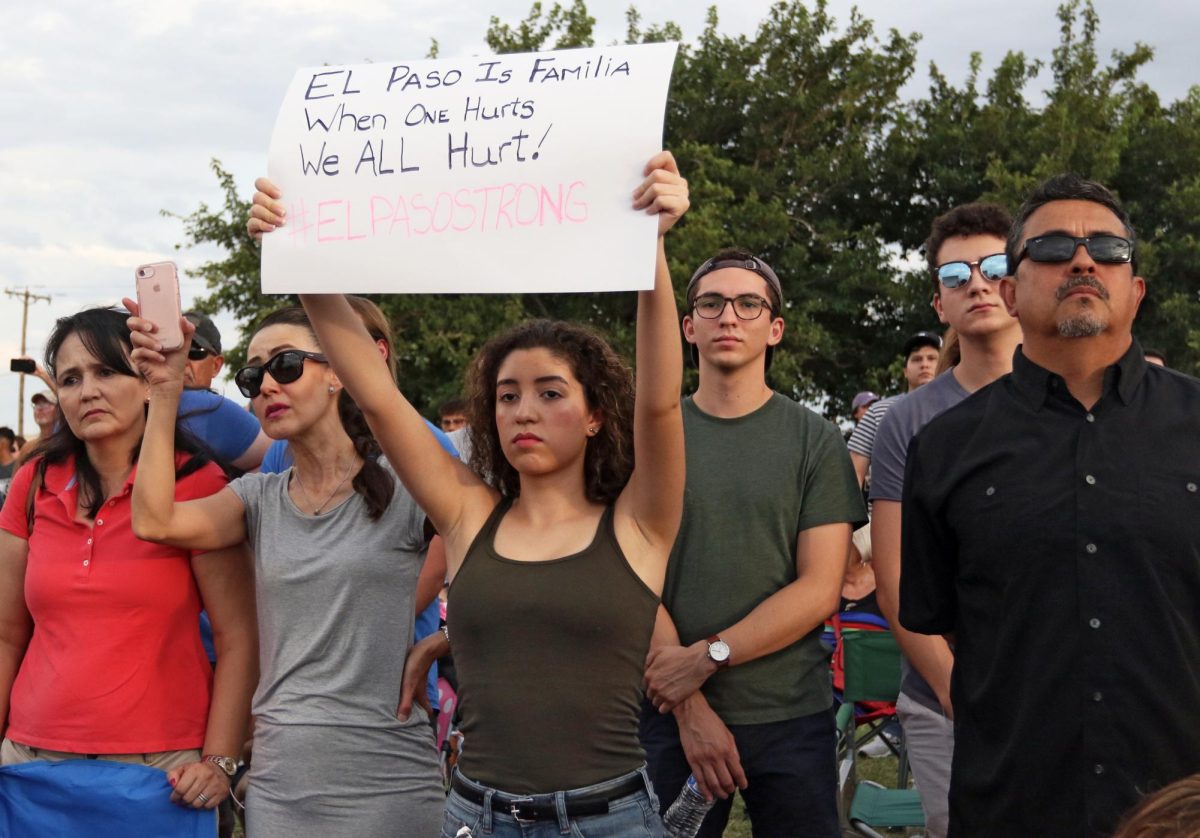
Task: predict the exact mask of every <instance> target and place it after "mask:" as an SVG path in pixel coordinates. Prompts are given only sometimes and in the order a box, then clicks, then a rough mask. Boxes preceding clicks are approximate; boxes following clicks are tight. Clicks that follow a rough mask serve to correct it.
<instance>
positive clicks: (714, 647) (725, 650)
mask: <svg viewBox="0 0 1200 838" xmlns="http://www.w3.org/2000/svg"><path fill="white" fill-rule="evenodd" d="M708 656H709V657H710V658H712V659H713V660H715V661H716V662H717V663H721V662H723V661H727V660H729V644H728V643H726V642H725V641H724V640H714V641H713V642H712V643H709V644H708Z"/></svg>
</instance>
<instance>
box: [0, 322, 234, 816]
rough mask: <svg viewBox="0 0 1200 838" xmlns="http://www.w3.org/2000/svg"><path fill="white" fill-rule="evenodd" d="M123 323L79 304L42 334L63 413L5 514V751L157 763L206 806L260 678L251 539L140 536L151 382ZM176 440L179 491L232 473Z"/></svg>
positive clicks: (184, 795)
mask: <svg viewBox="0 0 1200 838" xmlns="http://www.w3.org/2000/svg"><path fill="white" fill-rule="evenodd" d="M125 321H126V316H125V315H124V314H122V313H120V312H117V311H114V310H112V309H89V310H86V311H82V312H80V313H78V314H75V315H72V316H70V317H64V318H61V319H60V320H59V321H58V323H57V325H56V326H55V329H54V332H53V333H52V334H51V336H50V340H49V343H48V344H47V350H46V357H47V367H48V368H49V369H50V370H51V374H52V375H53V377H54V381H55V384H56V387H57V389H58V397H59V406H60V409H61V410H62V418H63V420H64V421H63V422H62V423H60V425H59V428H58V430H57V431H56V432H55V433H54V435H53V436H52V437H50V438H49V439H48V440H46V443H45V445H44V446H43V448H42V450H41V452H40V455H39V456H38V457H36V458H34V459H33V460H31V461H30V462H29V463H27V464H26V465H25V466H24V467H22V468H21V470H20V471H19V472H18V473H17V475H16V476H15V478H14V479H13V483H12V487H11V490H10V492H9V496H8V500H7V502H6V503H5V505H4V509H3V512H0V727H2V729H3V730H4V740H3V743H2V745H0V758H2V761H3V764H4V765H11V764H16V763H21V762H28V761H31V760H51V761H57V760H62V759H72V758H77V757H80V756H87V757H92V758H97V757H98V758H101V759H106V760H115V761H118V762H133V763H141V764H145V765H150V766H154V767H157V768H161V769H162V770H164V771H166V772H167V775H168V779H169V781H170V782H171V784H172V786H174V791H173V792H172V799H173V800H175V801H176V802H177V803H179V804H181V805H185V806H194V807H196V808H201V807H207V808H213V807H215V806H216V805H217V804H218V803H219V802H220V801H221V800H222V799H223V798H224V797H225V796H226V795H228V794H229V778H228V776H227V773H226V771H227V770H228V769H231V768H232V767H233V765H234V763H235V762H236V760H232V761H230V760H229V758H231V757H235V756H236V755H237V754H238V753H240V751H241V746H242V741H243V737H244V734H245V728H246V723H247V720H248V717H249V706H250V694H251V692H252V691H253V689H254V683H255V680H256V678H257V633H256V628H255V620H254V600H253V596H254V590H253V579H252V574H251V572H250V567H251V565H250V560H249V556H248V554H247V551H246V549H245V547H244V546H238V547H234V548H230V549H227V550H218V551H212V552H207V553H199V552H197V551H189V550H181V549H177V548H172V547H165V546H162V545H159V544H151V543H149V542H146V541H142V540H140V539H138V538H137V537H136V536H134V534H133V530H132V527H131V526H130V503H131V500H130V498H131V489H132V486H133V479H134V472H135V471H136V464H137V457H138V451H139V449H140V447H141V442H142V432H143V430H144V428H145V425H146V419H145V415H146V414H145V404H146V392H147V391H146V383H145V382H144V381H143V380H142V379H141V378H140V377H139V376H138V374H137V373H136V372H135V371H134V368H133V367H132V366H131V364H130V360H129V353H130V350H131V347H130V342H129V329H128V327H127V326H126V322H125ZM175 448H176V455H175V467H176V473H177V475H178V482H177V483H176V487H175V494H176V497H177V498H178V499H180V500H183V499H187V498H197V497H204V496H207V495H210V494H212V493H213V492H216V491H219V490H220V489H221V488H222V487H223V486H224V485H225V483H226V478H225V475H224V473H223V472H222V471H221V470H220V469H219V468H218V467H217V466H216V465H215V464H213V463H212V462H209V461H208V459H207V458H206V457H205V456H204V455H203V454H201V453H200V452H199V450H198V448H197V446H196V445H195V444H194V443H189V442H188V440H187V439H186V438H185V437H183V436H180V435H179V434H177V437H176V446H175ZM202 606H206V607H207V609H208V613H209V616H210V617H211V619H212V624H213V635H214V642H215V645H216V648H217V653H218V655H219V658H220V662H219V664H218V665H217V668H216V671H215V673H214V670H213V668H212V666H211V665H210V664H209V663H208V659H207V657H206V656H205V654H204V648H203V646H202V645H201V642H200V634H199V631H198V629H197V625H198V622H197V621H198V618H199V613H200V609H201V607H202Z"/></svg>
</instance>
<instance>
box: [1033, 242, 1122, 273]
mask: <svg viewBox="0 0 1200 838" xmlns="http://www.w3.org/2000/svg"><path fill="white" fill-rule="evenodd" d="M1079 245H1083V246H1084V247H1086V248H1087V252H1088V256H1091V257H1092V258H1093V259H1095V260H1096V261H1097V262H1101V263H1103V264H1106V265H1119V264H1121V263H1122V262H1132V261H1133V242H1132V241H1130V240H1129V239H1126V238H1122V237H1121V236H1112V235H1108V234H1105V235H1100V236H1068V235H1066V234H1064V233H1053V234H1051V235H1049V236H1037V237H1036V238H1032V239H1029V240H1028V241H1027V242H1025V246H1024V247H1022V248H1021V252H1020V254H1019V255H1018V256H1017V261H1016V262H1015V263H1013V266H1012V271H1011V273H1016V270H1017V265H1019V264H1021V260H1022V259H1024V258H1025V257H1026V256H1028V257H1029V258H1030V259H1032V260H1033V261H1034V262H1066V261H1067V260H1069V259H1070V258H1071V257H1073V256H1074V255H1075V251H1076V250H1077V249H1078V248H1079Z"/></svg>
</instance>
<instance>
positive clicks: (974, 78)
mask: <svg viewBox="0 0 1200 838" xmlns="http://www.w3.org/2000/svg"><path fill="white" fill-rule="evenodd" d="M1057 19H1058V23H1059V26H1060V32H1061V36H1060V42H1059V45H1058V47H1057V48H1055V49H1054V50H1053V52H1052V54H1051V55H1049V56H1044V57H1038V56H1034V57H1030V56H1026V55H1025V54H1023V53H1021V52H1018V51H1013V52H1010V53H1008V54H1007V55H1006V56H1005V57H1004V58H1003V59H1001V60H1000V62H999V63H998V64H997V66H996V67H995V68H994V69H993V70H992V73H991V76H990V77H988V78H985V77H984V75H983V67H982V60H981V59H980V57H979V56H978V55H975V56H973V58H972V62H971V65H970V71H969V73H968V75H967V78H966V79H965V80H964V81H963V82H962V83H961V84H959V85H955V84H952V83H951V82H950V81H948V80H947V79H946V77H945V76H944V75H943V74H942V73H941V72H940V71H939V69H938V68H937V66H936V65H931V66H930V68H929V71H928V72H929V87H928V93H927V94H925V95H923V96H921V97H918V98H915V99H911V100H907V101H906V100H903V99H902V98H901V96H900V90H901V88H902V87H903V86H904V84H905V83H906V82H907V81H908V80H909V79H910V77H911V76H912V74H913V72H914V71H915V63H916V48H917V42H918V36H917V35H913V34H910V35H904V34H902V33H900V32H897V31H895V30H891V31H889V32H886V33H877V32H876V31H875V27H874V26H873V24H872V23H871V21H869V20H867V19H866V18H864V17H863V16H862V15H861V14H860V13H859V12H857V11H852V12H851V14H850V16H849V18H848V19H847V20H845V21H837V20H834V19H833V17H832V16H831V15H830V13H829V11H828V7H827V5H826V3H825V1H824V0H815V2H809V3H805V2H800V1H799V0H785V1H784V2H778V3H776V4H775V5H774V6H773V7H772V8H771V10H770V12H769V13H768V15H767V17H766V19H764V20H763V21H762V22H761V24H760V25H759V27H758V30H757V32H755V33H754V34H753V35H727V34H723V33H722V32H721V31H720V21H719V20H718V18H717V13H716V10H715V8H713V9H710V11H709V13H708V20H707V25H706V26H705V28H704V31H703V32H701V33H700V35H699V37H698V38H697V39H696V40H695V41H694V42H693V43H690V44H684V45H682V46H681V49H680V53H679V58H678V60H677V62H676V66H675V72H674V76H673V78H672V83H671V92H670V96H669V100H668V105H667V119H666V145H667V147H668V148H671V149H673V150H674V151H675V153H676V156H677V158H678V159H679V161H680V165H681V169H682V170H683V172H684V174H685V176H686V177H687V178H688V180H689V184H690V187H691V194H692V210H691V212H689V214H688V216H687V217H686V218H685V220H684V222H683V223H682V224H681V225H680V227H679V229H678V231H676V232H675V233H672V236H671V239H672V240H671V242H670V247H669V251H670V257H671V268H672V272H673V274H674V275H675V277H676V285H677V286H678V287H679V292H680V298H681V299H682V291H683V286H684V285H685V283H686V278H687V277H688V276H690V274H691V271H692V270H693V269H694V268H695V266H696V265H698V264H699V263H700V262H702V261H703V260H704V259H706V258H707V257H708V256H710V255H711V254H712V253H713V252H714V251H716V250H717V249H719V248H721V247H725V246H728V245H731V244H738V245H742V246H744V247H747V248H749V249H750V250H752V251H755V252H757V253H759V254H761V255H762V256H763V258H765V259H766V260H767V261H769V262H770V263H771V264H772V265H773V266H774V267H775V269H776V271H777V272H778V273H779V275H780V278H781V279H782V281H783V286H784V296H785V298H786V301H787V303H786V310H785V313H784V315H785V318H786V321H787V329H786V333H785V338H784V344H783V347H782V349H781V351H780V352H778V353H776V356H775V364H774V367H773V369H772V379H773V383H774V385H775V386H776V387H777V388H779V389H781V390H783V391H784V392H790V393H791V394H792V395H795V396H797V397H802V398H805V399H808V400H811V401H812V402H815V403H822V402H823V403H825V404H826V405H827V412H828V413H829V414H830V415H831V416H837V415H845V413H846V411H847V401H848V399H849V397H850V395H851V394H852V393H853V392H854V391H856V390H859V389H862V388H863V387H870V388H871V389H875V390H877V391H891V390H895V389H897V388H898V386H899V383H900V382H899V380H898V374H899V363H898V360H897V358H896V353H897V348H898V347H899V346H900V344H901V343H902V342H903V340H904V338H905V337H906V336H907V334H909V333H910V332H912V331H915V330H917V329H921V328H936V327H937V323H936V320H935V318H934V315H933V313H932V310H931V308H930V306H929V299H930V295H931V285H930V279H929V277H928V274H927V272H926V271H925V270H924V269H923V267H919V265H920V264H921V258H920V257H921V253H920V249H921V246H922V242H923V240H924V238H925V236H926V234H927V231H928V229H929V224H930V222H931V221H932V219H933V218H934V217H935V216H936V215H938V214H940V213H942V212H945V211H946V210H948V209H950V208H951V207H953V206H955V205H957V204H961V203H966V202H969V201H975V200H981V199H983V200H995V201H999V202H1001V203H1003V204H1005V205H1007V206H1009V207H1010V209H1014V210H1015V209H1016V207H1017V205H1018V204H1019V203H1020V200H1021V198H1022V197H1023V195H1025V194H1026V193H1027V192H1028V191H1029V189H1030V188H1031V187H1032V186H1033V185H1034V184H1036V183H1037V182H1038V181H1040V180H1041V179H1042V178H1044V177H1046V176H1048V175H1050V174H1054V173H1057V172H1060V171H1064V170H1072V171H1076V172H1079V173H1080V174H1083V175H1085V176H1088V177H1092V178H1095V179H1097V180H1100V181H1103V182H1105V183H1107V184H1109V185H1110V186H1111V187H1112V188H1114V189H1115V190H1116V191H1117V193H1118V194H1119V195H1120V197H1121V198H1122V200H1123V201H1124V202H1125V204H1126V206H1127V207H1128V208H1129V210H1130V212H1131V215H1132V217H1133V220H1134V224H1135V226H1136V227H1137V228H1138V230H1139V236H1140V240H1141V250H1140V254H1139V256H1140V260H1141V265H1140V267H1141V269H1142V273H1143V274H1144V275H1145V276H1146V277H1147V278H1148V280H1149V285H1150V293H1149V295H1148V299H1147V300H1146V303H1145V304H1144V306H1143V310H1142V314H1141V316H1140V318H1139V321H1138V324H1137V327H1136V328H1137V331H1138V333H1139V335H1140V336H1141V337H1142V340H1143V342H1144V343H1146V344H1148V345H1153V346H1156V347H1158V348H1160V349H1162V350H1163V351H1164V352H1166V354H1167V356H1168V359H1169V361H1170V363H1171V364H1172V366H1175V367H1177V368H1179V369H1182V370H1184V371H1186V372H1189V373H1192V374H1195V373H1197V372H1200V267H1197V266H1200V87H1194V88H1193V89H1192V90H1191V92H1190V94H1189V95H1188V96H1187V97H1185V98H1184V99H1182V100H1180V101H1177V102H1172V103H1167V104H1164V103H1162V102H1160V100H1159V98H1158V96H1157V95H1156V93H1155V92H1154V91H1153V90H1151V89H1150V88H1149V87H1147V86H1146V85H1145V84H1143V83H1140V82H1139V81H1138V80H1137V73H1138V71H1139V69H1140V68H1141V67H1143V66H1145V64H1146V63H1147V62H1149V61H1151V60H1152V57H1153V53H1152V50H1151V49H1150V48H1149V47H1148V46H1145V45H1142V44H1135V45H1134V46H1133V48H1132V50H1131V51H1129V52H1114V53H1113V54H1112V56H1111V57H1110V60H1109V61H1108V62H1107V63H1106V62H1104V61H1103V60H1101V58H1100V57H1099V56H1098V55H1097V51H1096V39H1097V35H1098V32H1099V29H1100V20H1099V16H1098V15H1097V13H1096V12H1095V10H1094V8H1093V7H1092V5H1091V4H1090V2H1082V3H1081V2H1080V0H1069V2H1067V3H1065V4H1064V5H1062V6H1060V7H1059V8H1058V11H1057ZM594 28H595V19H594V18H592V17H591V16H590V15H589V14H588V10H587V7H586V5H585V3H584V2H583V0H573V2H571V3H570V4H569V5H565V6H564V5H561V4H558V3H555V4H554V5H553V6H551V7H550V8H549V9H548V10H547V9H546V8H545V7H544V6H543V5H542V3H534V4H533V6H532V8H531V10H530V12H529V14H528V15H527V16H526V17H525V18H524V19H523V20H521V21H518V22H516V23H506V22H503V21H501V20H500V19H498V18H492V19H491V22H490V24H489V26H488V28H487V31H486V35H485V40H486V42H487V44H488V46H489V47H490V48H491V49H492V50H493V51H495V52H497V53H502V52H529V51H537V50H543V49H557V48H565V47H573V46H591V45H593V44H594V43H595V37H594ZM625 40H626V42H627V43H642V42H652V41H663V40H682V33H681V32H680V30H679V27H678V26H676V25H675V24H673V23H670V22H663V23H656V24H649V25H647V24H645V23H644V22H643V20H642V17H641V15H640V14H639V13H638V11H637V10H636V9H634V8H631V9H629V11H628V12H627V13H626V38H625ZM432 50H436V42H434V45H433V46H432V47H431V51H432ZM1047 76H1049V86H1048V87H1047V88H1046V89H1045V90H1044V91H1031V90H1030V87H1031V86H1032V85H1034V84H1035V83H1037V82H1038V81H1039V80H1044V79H1045V78H1046V77H1047ZM213 168H214V171H215V173H216V174H217V177H218V180H219V182H220V184H221V187H222V190H223V191H224V193H225V204H224V206H223V207H222V208H221V209H220V210H219V211H213V210H210V209H209V208H208V207H207V206H203V205H202V206H201V207H200V208H199V209H198V210H197V211H196V212H195V213H193V214H191V215H189V216H187V217H185V218H183V222H184V229H185V232H186V235H187V243H188V245H196V244H216V245H218V246H219V247H220V248H222V249H223V251H224V252H225V254H226V255H225V258H223V259H219V260H216V261H212V262H208V263H205V264H204V265H202V266H201V268H200V269H199V271H198V273H199V275H201V276H203V277H204V278H205V279H206V280H207V282H208V284H209V287H210V288H212V289H213V293H212V295H211V296H209V297H208V298H207V299H205V300H204V301H203V303H202V304H203V306H204V307H205V308H206V309H208V310H210V311H215V310H217V309H227V310H231V311H233V312H234V313H235V314H236V315H237V316H238V318H239V321H240V323H241V324H242V325H243V326H249V325H250V324H252V323H254V322H255V321H256V320H257V319H258V318H259V317H261V315H262V314H263V313H265V312H266V311H269V310H270V309H272V308H274V307H275V306H276V305H278V304H280V302H282V301H283V300H281V298H268V297H265V296H263V295H262V294H261V293H260V291H259V279H258V261H259V248H258V246H257V245H256V244H254V243H253V242H252V241H250V240H249V239H248V237H247V236H246V234H245V232H244V219H245V217H246V210H247V203H246V201H245V200H243V199H242V198H240V197H239V190H238V188H237V184H235V183H233V180H232V178H231V177H230V176H229V174H228V173H226V172H225V171H223V170H222V169H221V167H220V165H219V164H218V163H216V162H215V161H214V163H213ZM376 299H377V301H378V302H379V303H380V305H381V306H382V307H383V308H384V310H385V311H386V312H387V313H388V315H389V317H390V318H391V320H392V322H393V324H394V325H395V327H396V331H397V335H398V338H397V346H396V349H397V353H398V356H399V360H400V366H401V375H402V377H403V379H404V384H405V391H406V393H407V394H408V395H410V397H412V398H413V399H414V401H415V402H416V404H417V405H418V407H420V408H421V409H423V410H425V411H426V412H429V411H431V410H432V408H433V407H434V406H435V405H436V404H437V403H438V402H439V401H441V400H443V399H445V398H448V397H450V396H451V395H453V394H455V393H456V392H457V391H458V388H459V386H460V382H461V375H462V371H463V369H464V368H465V366H466V363H467V361H468V360H469V358H470V356H471V355H472V354H473V352H474V351H475V349H477V348H478V346H479V345H480V344H481V343H482V342H483V341H484V340H486V339H487V337H489V336H490V335H492V334H494V333H496V332H497V331H498V330H500V329H502V328H504V327H505V326H507V325H510V324H512V323H516V322H518V321H520V320H522V319H524V318H527V317H535V316H536V317H561V318H567V319H571V320H577V321H581V322H586V323H590V324H592V325H594V326H596V327H597V328H599V329H600V330H601V331H603V332H605V333H606V334H607V335H608V336H609V337H610V339H611V340H612V341H613V343H614V345H615V346H616V347H617V348H618V349H619V350H621V351H623V352H625V353H628V354H632V353H631V350H632V346H633V315H634V310H635V306H636V300H635V296H634V295H633V294H562V295H542V294H527V295H508V296H505V295H493V296H460V295H433V296H402V295H391V296H383V297H378V298H376ZM689 376H694V372H693V373H689ZM693 383H694V377H693V378H690V380H689V382H688V384H693Z"/></svg>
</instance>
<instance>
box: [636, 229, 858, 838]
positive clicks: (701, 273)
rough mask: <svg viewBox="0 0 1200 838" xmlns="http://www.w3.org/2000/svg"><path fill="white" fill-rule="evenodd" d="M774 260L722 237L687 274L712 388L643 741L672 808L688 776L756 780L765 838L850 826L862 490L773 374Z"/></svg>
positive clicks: (697, 425) (689, 433) (698, 435)
mask: <svg viewBox="0 0 1200 838" xmlns="http://www.w3.org/2000/svg"><path fill="white" fill-rule="evenodd" d="M782 306H783V294H782V288H781V286H780V283H779V279H778V277H777V276H776V275H775V272H774V271H773V270H772V269H771V268H770V266H769V265H767V264H766V263H765V262H763V261H762V260H761V259H759V258H757V257H756V256H754V255H752V254H750V253H747V252H745V251H736V250H731V251H723V252H721V253H718V254H717V255H716V256H714V257H713V258H712V259H710V260H708V261H707V262H705V263H704V264H703V265H701V266H700V268H699V270H697V271H696V273H695V275H694V276H693V277H692V280H691V282H690V283H689V284H688V289H687V313H686V314H685V316H684V318H683V333H684V337H685V339H686V340H687V342H688V343H689V344H690V348H691V351H692V356H693V358H694V360H695V361H696V363H697V365H698V366H699V370H700V385H699V388H698V389H697V390H696V392H695V393H694V394H693V395H692V396H690V397H688V398H685V399H684V404H683V414H684V433H685V436H686V439H687V487H686V492H685V500H684V512H683V521H682V523H681V525H680V531H679V536H678V538H677V540H676V543H675V548H674V550H673V551H672V553H671V559H670V562H669V563H668V566H667V579H666V584H665V586H664V588H663V595H662V602H663V605H662V607H660V609H659V619H658V622H657V624H656V626H655V633H654V639H653V641H652V643H651V652H650V655H649V656H648V658H647V667H646V687H647V702H646V704H645V705H644V708H643V713H642V728H641V734H642V744H643V746H644V747H645V749H646V756H647V763H648V767H649V770H650V774H651V778H652V779H653V782H654V787H655V789H656V791H657V793H658V795H659V798H660V800H661V803H662V806H663V808H664V809H665V808H666V807H667V806H669V805H670V803H671V802H672V801H673V800H674V799H675V798H676V797H677V796H678V794H679V792H680V789H681V788H682V787H683V784H684V782H685V780H686V779H687V777H688V775H689V774H695V776H696V778H697V781H698V782H699V784H700V786H701V788H702V790H704V791H705V792H706V793H707V794H708V795H710V796H711V795H715V796H717V797H718V798H720V799H719V800H718V801H717V805H716V806H714V807H713V809H712V810H711V811H710V812H709V814H708V817H707V818H706V820H705V822H704V824H703V826H702V828H701V832H700V835H701V836H705V837H706V838H716V837H717V836H720V835H721V833H722V832H723V830H724V827H725V823H726V820H727V819H728V817H729V811H730V806H731V804H732V797H731V795H732V794H733V793H734V792H735V791H736V790H737V789H741V793H742V797H743V800H744V801H745V803H746V808H747V810H748V811H749V813H750V817H751V823H752V827H753V831H754V835H755V836H759V838H762V837H763V836H795V835H805V836H816V838H834V837H835V836H838V835H839V834H840V833H839V830H838V816H837V802H836V794H837V777H836V766H835V764H834V749H833V742H834V725H833V715H832V710H831V706H832V695H831V690H830V683H829V655H828V653H827V652H826V651H824V650H823V649H822V648H821V646H820V643H819V641H818V637H819V634H820V630H821V628H822V626H823V624H824V621H825V618H826V617H828V616H829V615H830V614H832V613H833V612H834V611H835V610H836V609H837V605H838V595H839V593H840V591H841V585H842V576H843V572H844V569H845V564H846V556H847V553H848V550H849V543H850V531H851V527H852V525H853V526H858V525H859V522H861V521H863V520H864V519H865V517H866V516H865V510H864V508H863V501H862V495H861V493H860V492H859V491H858V487H857V485H856V483H855V480H854V471H853V469H852V467H851V465H850V458H849V456H848V455H847V453H846V448H845V445H844V444H843V443H842V439H841V435H840V433H839V432H838V429H837V428H836V427H835V426H834V425H833V424H832V423H830V422H828V421H826V420H824V419H822V418H821V417H819V416H817V415H816V414H815V413H813V412H812V411H810V410H807V409H806V408H804V407H801V406H800V405H799V404H797V403H796V402H794V401H792V400H791V399H789V398H787V397H786V396H783V395H781V394H779V393H776V392H774V391H773V390H772V389H771V387H770V386H769V385H768V384H767V380H766V372H767V369H768V368H769V365H770V363H771V357H772V354H773V352H774V350H775V347H776V346H778V344H779V342H780V340H781V339H782V337H783V328H784V324H783V318H782V317H781V316H780V315H781V312H782Z"/></svg>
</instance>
